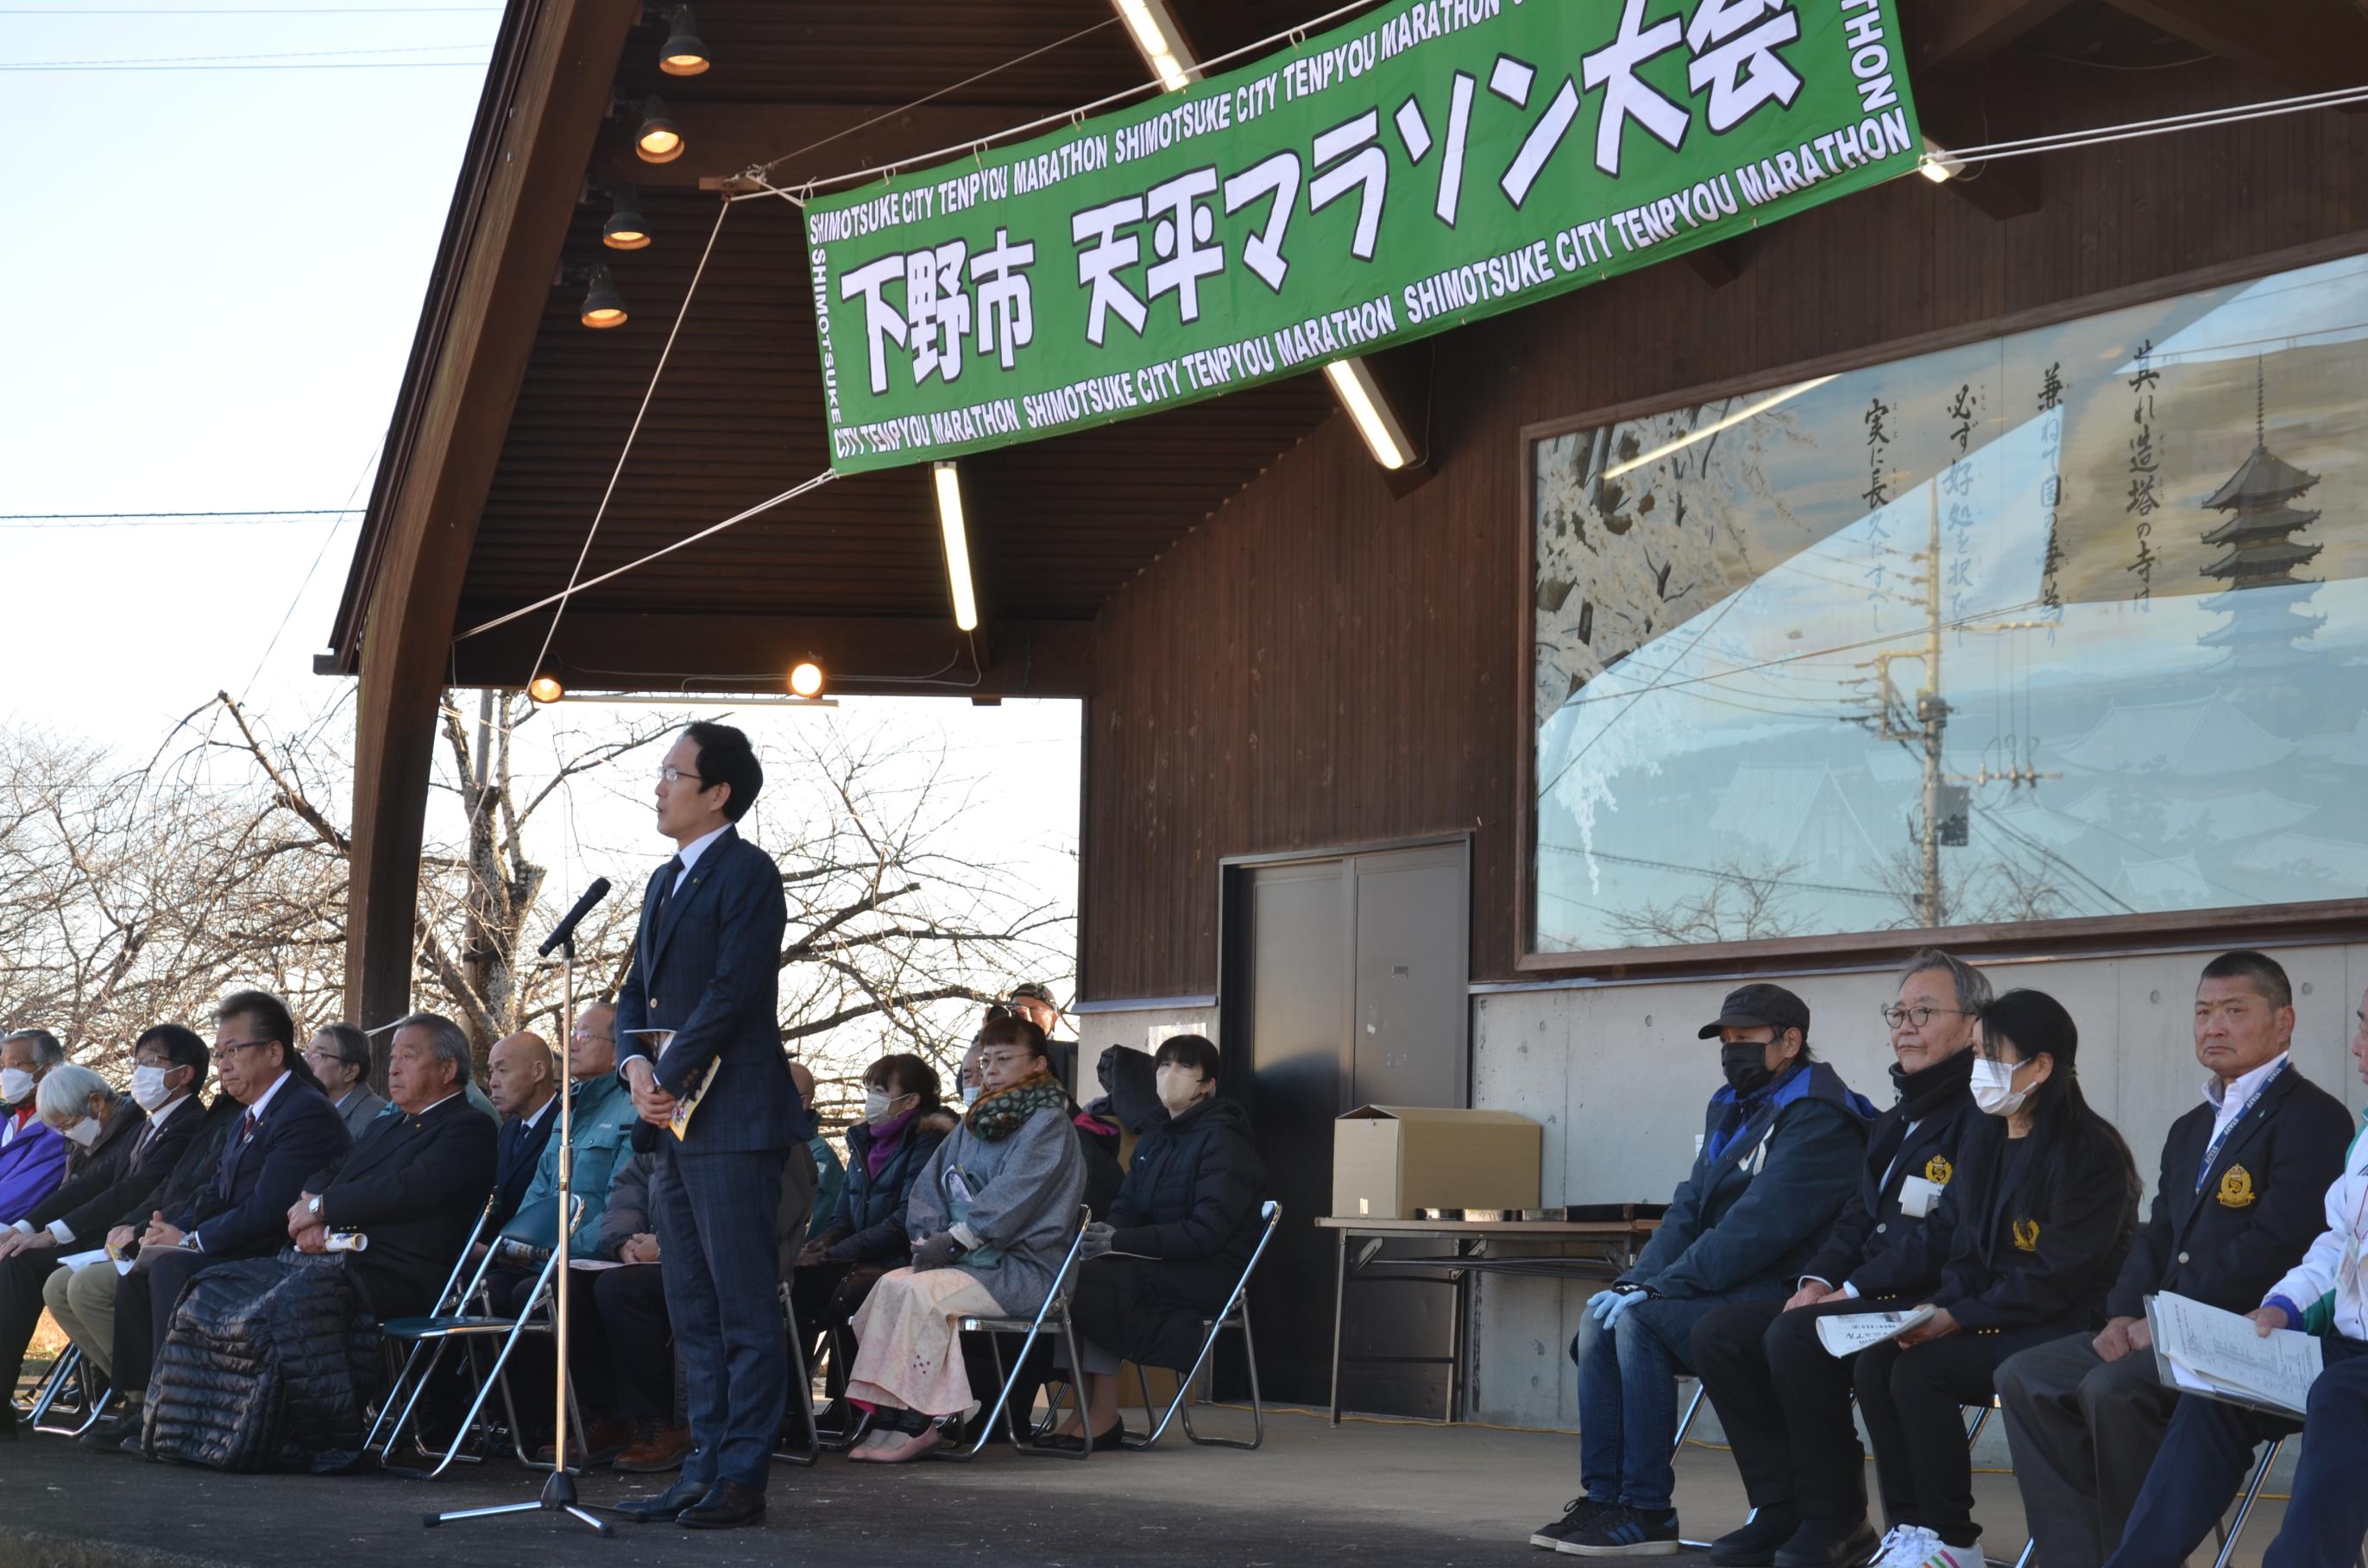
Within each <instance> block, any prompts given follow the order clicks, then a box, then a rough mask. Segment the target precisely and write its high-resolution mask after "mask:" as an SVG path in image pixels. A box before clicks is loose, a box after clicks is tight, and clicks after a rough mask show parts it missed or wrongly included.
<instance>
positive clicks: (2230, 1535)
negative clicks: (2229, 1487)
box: [2212, 1437, 2286, 1568]
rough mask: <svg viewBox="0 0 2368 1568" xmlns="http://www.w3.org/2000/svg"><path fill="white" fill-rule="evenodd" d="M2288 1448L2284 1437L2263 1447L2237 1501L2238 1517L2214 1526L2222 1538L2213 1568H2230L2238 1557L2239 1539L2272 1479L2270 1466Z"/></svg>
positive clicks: (2215, 1532)
mask: <svg viewBox="0 0 2368 1568" xmlns="http://www.w3.org/2000/svg"><path fill="white" fill-rule="evenodd" d="M2285 1446H2286V1440H2285V1439H2284V1438H2283V1437H2272V1438H2271V1439H2270V1440H2269V1441H2268V1442H2267V1443H2265V1444H2263V1445H2262V1446H2261V1457H2260V1460H2257V1461H2256V1462H2255V1463H2254V1465H2253V1473H2252V1474H2251V1476H2249V1477H2248V1478H2247V1480H2246V1482H2245V1490H2244V1493H2243V1494H2242V1495H2241V1496H2239V1497H2238V1498H2237V1515H2236V1517H2234V1518H2232V1519H2230V1520H2229V1521H2228V1522H2227V1523H2226V1524H2225V1525H2222V1524H2214V1526H2213V1527H2212V1532H2213V1533H2214V1535H2216V1536H2218V1537H2219V1538H2220V1553H2219V1555H2218V1556H2216V1557H2214V1558H2213V1560H2212V1568H2228V1560H2229V1559H2230V1558H2232V1557H2234V1556H2236V1555H2237V1537H2239V1536H2241V1535H2243V1534H2244V1533H2245V1520H2246V1519H2247V1518H2248V1517H2249V1516H2250V1515H2251V1514H2252V1512H2253V1504H2254V1502H2255V1501H2256V1500H2257V1499H2258V1498H2259V1497H2260V1495H2261V1487H2262V1484H2263V1483H2266V1482H2267V1481H2268V1480H2269V1479H2270V1466H2271V1465H2273V1464H2275V1463H2277V1462H2278V1450H2279V1449H2283V1448H2284V1447H2285Z"/></svg>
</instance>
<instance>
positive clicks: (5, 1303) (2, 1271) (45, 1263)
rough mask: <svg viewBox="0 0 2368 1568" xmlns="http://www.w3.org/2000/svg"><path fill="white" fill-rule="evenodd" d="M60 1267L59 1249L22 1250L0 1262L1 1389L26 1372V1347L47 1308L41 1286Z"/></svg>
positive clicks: (10, 1387)
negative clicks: (22, 1251)
mask: <svg viewBox="0 0 2368 1568" xmlns="http://www.w3.org/2000/svg"><path fill="white" fill-rule="evenodd" d="M57 1267H58V1249H57V1248H55V1247H51V1248H50V1249H49V1250H47V1251H45V1252H28V1253H19V1254H18V1255H17V1256H15V1257H12V1258H10V1259H9V1260H8V1261H7V1262H6V1263H0V1389H13V1388H15V1387H16V1386H17V1379H18V1378H19V1377H21V1376H22V1375H23V1374H24V1370H25V1348H26V1346H29V1345H30V1344H32V1343H33V1330H35V1329H36V1328H39V1327H40V1324H41V1313H42V1312H43V1311H44V1310H46V1309H45V1308H44V1306H43V1304H42V1301H41V1287H42V1286H43V1285H44V1284H46V1283H48V1281H49V1278H50V1276H51V1274H52V1273H53V1272H55V1271H56V1269H57Z"/></svg>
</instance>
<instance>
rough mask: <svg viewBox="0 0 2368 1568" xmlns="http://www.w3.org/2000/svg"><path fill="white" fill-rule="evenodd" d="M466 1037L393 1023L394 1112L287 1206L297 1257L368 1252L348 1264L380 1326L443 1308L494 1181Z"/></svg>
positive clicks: (490, 1143) (435, 1027) (415, 1019)
mask: <svg viewBox="0 0 2368 1568" xmlns="http://www.w3.org/2000/svg"><path fill="white" fill-rule="evenodd" d="M468 1083H469V1037H468V1036H467V1035H466V1034H464V1033H463V1032H461V1028H460V1026H459V1025H457V1024H455V1023H453V1022H452V1021H451V1020H450V1018H446V1017H439V1016H438V1015H437V1014H434V1013H415V1014H413V1015H412V1016H411V1017H408V1018H405V1019H404V1020H403V1022H402V1023H401V1024H399V1025H397V1026H396V1028H395V1030H394V1040H393V1044H392V1046H390V1047H389V1049H388V1051H387V1062H386V1086H387V1088H388V1090H389V1092H390V1093H391V1094H392V1096H393V1105H394V1110H393V1112H390V1113H389V1114H387V1115H385V1116H381V1117H380V1118H379V1119H377V1121H375V1122H374V1123H372V1124H371V1125H370V1127H369V1128H368V1129H367V1130H366V1131H365V1132H364V1134H363V1136H362V1139H361V1141H360V1142H358V1143H356V1144H355V1145H354V1150H353V1153H350V1154H348V1155H347V1156H346V1160H345V1163H344V1164H343V1165H340V1166H338V1167H337V1168H336V1171H335V1172H325V1171H324V1172H323V1173H322V1174H321V1176H319V1177H317V1178H315V1180H314V1182H313V1183H312V1184H311V1187H312V1188H313V1189H312V1190H307V1191H306V1192H304V1193H303V1194H302V1195H301V1196H299V1197H298V1199H296V1201H295V1202H294V1203H293V1204H291V1205H290V1206H289V1210H288V1236H289V1239H290V1241H292V1242H293V1243H294V1244H295V1245H296V1250H297V1251H299V1252H305V1253H325V1252H327V1251H328V1250H329V1237H330V1236H331V1235H332V1234H360V1235H364V1236H368V1237H369V1238H370V1244H369V1245H368V1246H367V1247H365V1248H364V1249H362V1250H361V1251H359V1252H347V1253H346V1254H345V1255H344V1256H345V1262H346V1272H347V1274H349V1275H351V1276H353V1278H354V1280H355V1283H356V1284H358V1285H359V1286H360V1287H361V1292H362V1296H363V1298H364V1299H365V1300H366V1301H368V1302H369V1303H370V1311H371V1312H372V1313H373V1314H374V1315H375V1316H377V1317H378V1318H379V1319H380V1320H381V1321H383V1320H385V1319H388V1318H398V1317H408V1316H412V1315H414V1314H416V1313H419V1312H427V1311H429V1310H431V1309H432V1308H433V1307H434V1306H435V1298H436V1291H437V1287H438V1284H440V1283H441V1281H442V1280H443V1278H444V1277H445V1276H446V1275H448V1274H450V1272H451V1270H452V1262H453V1259H454V1258H455V1257H456V1256H459V1254H460V1251H461V1243H462V1242H464V1241H466V1240H467V1239H468V1236H469V1232H470V1230H471V1228H472V1226H474V1225H475V1224H476V1222H477V1216H478V1215H479V1214H481V1213H483V1212H484V1206H485V1194H486V1193H487V1192H488V1191H489V1190H491V1188H492V1187H493V1183H494V1137H495V1133H494V1125H493V1123H491V1122H489V1121H487V1120H486V1119H484V1117H482V1116H479V1115H478V1114H477V1113H476V1111H475V1110H474V1109H473V1108H472V1107H471V1106H470V1104H469V1101H468V1096H467V1088H468Z"/></svg>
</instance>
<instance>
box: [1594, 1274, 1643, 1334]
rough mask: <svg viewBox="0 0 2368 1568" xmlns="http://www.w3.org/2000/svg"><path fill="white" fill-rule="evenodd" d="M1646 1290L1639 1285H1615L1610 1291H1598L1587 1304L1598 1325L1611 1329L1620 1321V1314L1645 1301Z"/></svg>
mask: <svg viewBox="0 0 2368 1568" xmlns="http://www.w3.org/2000/svg"><path fill="white" fill-rule="evenodd" d="M1644 1299H1645V1290H1644V1288H1643V1287H1642V1286H1637V1285H1614V1286H1613V1287H1612V1288H1611V1290H1598V1291H1597V1292H1596V1293H1595V1295H1594V1297H1593V1298H1592V1299H1591V1300H1590V1301H1588V1303H1587V1310H1588V1312H1592V1313H1593V1314H1594V1315H1595V1321H1596V1323H1597V1324H1600V1325H1601V1326H1602V1327H1604V1328H1610V1327H1611V1325H1612V1324H1615V1323H1618V1322H1619V1321H1620V1314H1621V1313H1622V1312H1626V1311H1627V1310H1628V1309H1629V1308H1630V1307H1633V1306H1634V1305H1635V1304H1636V1303H1637V1302H1639V1301H1643V1300H1644Z"/></svg>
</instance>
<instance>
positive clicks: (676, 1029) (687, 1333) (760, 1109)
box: [617, 723, 814, 1529]
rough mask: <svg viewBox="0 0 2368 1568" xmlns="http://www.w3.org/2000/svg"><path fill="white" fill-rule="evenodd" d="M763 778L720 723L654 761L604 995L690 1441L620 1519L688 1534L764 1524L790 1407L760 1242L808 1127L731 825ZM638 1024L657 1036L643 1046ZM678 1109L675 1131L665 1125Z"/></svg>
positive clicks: (785, 1350)
mask: <svg viewBox="0 0 2368 1568" xmlns="http://www.w3.org/2000/svg"><path fill="white" fill-rule="evenodd" d="M764 782H765V776H764V771H763V769H762V768H761V767H759V766H758V765H757V754H756V752H755V751H754V750H753V749H751V747H750V746H749V744H748V737H747V736H746V735H745V734H743V733H740V732H739V731H738V730H735V729H733V728H732V727H731V726H729V725H727V724H706V723H701V724H693V725H691V726H690V727H689V729H687V730H685V731H684V732H683V733H682V736H681V738H680V739H679V740H677V741H676V742H675V744H674V746H673V749H671V750H670V751H668V752H667V753H666V762H665V764H664V766H663V767H661V769H660V771H659V775H658V786H657V827H658V831H659V832H660V833H663V834H665V835H666V836H667V837H669V838H671V839H673V840H674V841H675V845H676V853H675V856H674V858H672V859H670V860H668V861H667V862H666V864H665V865H664V866H662V867H660V868H659V869H658V873H657V875H656V876H655V877H653V878H651V879H650V885H649V890H648V892H647V893H646V894H645V896H644V897H643V903H642V921H641V932H640V936H639V937H638V938H637V942H636V946H635V948H634V951H633V962H632V967H631V968H630V970H629V971H627V973H626V977H625V983H624V987H623V989H622V990H621V991H620V993H619V994H618V997H617V1059H618V1070H619V1074H620V1076H622V1077H623V1078H624V1080H625V1084H626V1086H627V1087H628V1088H630V1089H631V1090H632V1094H633V1108H634V1110H635V1112H636V1113H637V1114H638V1115H639V1116H640V1118H641V1119H642V1120H643V1122H644V1123H645V1124H647V1127H648V1130H649V1132H650V1133H651V1134H652V1135H654V1138H655V1144H656V1148H657V1151H658V1155H657V1166H656V1169H655V1171H654V1172H653V1174H652V1180H651V1184H650V1207H651V1210H652V1212H653V1214H654V1217H655V1221H656V1224H657V1237H658V1246H659V1258H660V1267H661V1268H662V1269H663V1271H664V1275H665V1283H666V1313H667V1316H668V1317H669V1318H670V1319H671V1320H672V1322H673V1324H674V1335H675V1346H676V1352H677V1358H678V1359H679V1361H680V1363H681V1366H682V1369H683V1376H684V1381H685V1382H686V1383H687V1385H688V1389H689V1406H690V1430H691V1438H692V1443H693V1447H692V1449H691V1451H690V1453H689V1455H688V1456H687V1457H686V1458H685V1459H684V1460H683V1466H682V1478H681V1479H680V1480H679V1481H678V1482H677V1483H675V1484H674V1485H673V1486H672V1487H670V1488H668V1489H667V1490H666V1492H664V1493H661V1494H657V1495H655V1496H652V1497H643V1498H635V1499H632V1500H630V1501H628V1502H627V1503H626V1504H625V1505H624V1506H623V1512H625V1513H626V1515H627V1516H628V1517H632V1518H636V1519H641V1520H643V1521H649V1520H656V1519H673V1520H675V1521H677V1523H680V1524H683V1525H687V1526H689V1527H692V1528H708V1529H714V1528H730V1527H733V1526H737V1525H750V1524H755V1523H757V1521H759V1520H761V1519H762V1518H763V1517H764V1516H765V1477H766V1471H768V1468H769V1467H770V1465H771V1462H772V1451H773V1440H774V1437H775V1435H776V1434H777V1433H779V1431H780V1426H781V1416H782V1414H783V1412H784V1410H785V1409H786V1408H787V1404H788V1400H789V1341H788V1336H787V1335H786V1333H785V1330H784V1324H783V1321H782V1316H781V1307H780V1294H779V1292H780V1278H781V1275H780V1256H779V1255H778V1253H777V1252H776V1250H775V1232H776V1224H777V1221H778V1219H779V1214H780V1204H781V1191H782V1180H783V1176H782V1173H783V1168H784V1165H785V1161H786V1157H787V1155H788V1154H789V1153H790V1151H791V1150H792V1149H802V1148H803V1145H804V1143H805V1142H806V1140H807V1139H808V1138H810V1137H811V1136H813V1133H814V1128H813V1125H812V1123H811V1121H810V1119H809V1118H808V1117H807V1115H806V1109H805V1107H804V1106H803V1104H801V1103H800V1102H799V1099H798V1092H797V1088H796V1086H795V1085H793V1084H791V1081H790V1064H789V1060H788V1058H787V1057H785V1056H784V1055H783V1054H782V1052H781V1033H780V1023H779V1021H778V1017H777V1012H778V1008H779V1005H780V971H781V933H782V929H783V927H784V926H786V925H787V923H788V915H789V911H788V905H787V903H786V902H785V901H784V899H783V897H782V894H781V870H780V867H779V866H778V865H776V864H775V863H774V861H773V858H772V857H771V856H770V855H768V854H767V853H766V852H765V851H764V850H762V849H759V848H758V847H757V846H755V845H753V844H750V843H748V842H747V841H746V839H743V838H742V837H741V836H740V835H739V834H738V832H737V831H735V830H734V827H733V825H732V824H734V823H736V822H738V821H739V820H740V819H741V818H742V817H743V816H745V815H746V813H747V811H748V808H749V806H750V805H751V804H753V803H754V802H755V801H756V799H757V790H759V789H761V788H762V787H763V785H764ZM642 1029H668V1030H672V1031H673V1033H672V1035H671V1037H670V1038H668V1039H666V1040H663V1041H662V1042H654V1041H649V1040H643V1039H642V1038H640V1036H639V1035H638V1034H637V1032H636V1031H638V1030H642ZM654 1043H655V1044H657V1045H658V1047H659V1048H658V1049H657V1050H655V1051H653V1050H652V1045H653V1044H654ZM653 1057H655V1060H653ZM693 1096H698V1097H697V1098H696V1102H695V1104H691V1102H692V1099H693ZM687 1104H689V1105H690V1108H691V1109H692V1112H693V1114H692V1115H691V1118H690V1119H689V1122H688V1124H687V1125H686V1126H685V1127H684V1128H683V1129H682V1130H681V1134H680V1136H679V1137H677V1135H676V1133H675V1132H674V1131H669V1128H670V1125H671V1123H672V1120H673V1119H674V1116H675V1113H676V1110H677V1107H680V1106H685V1105H687ZM645 1141H646V1140H645ZM801 1158H803V1155H801ZM808 1190H809V1192H810V1191H811V1187H809V1188H808ZM651 1353H652V1354H656V1353H658V1352H657V1349H656V1347H655V1346H652V1347H651Z"/></svg>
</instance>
